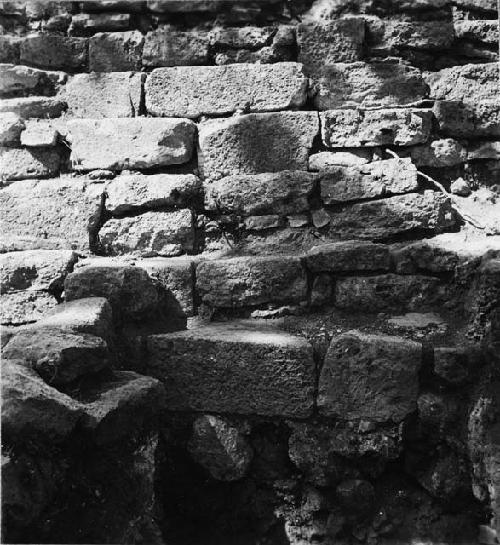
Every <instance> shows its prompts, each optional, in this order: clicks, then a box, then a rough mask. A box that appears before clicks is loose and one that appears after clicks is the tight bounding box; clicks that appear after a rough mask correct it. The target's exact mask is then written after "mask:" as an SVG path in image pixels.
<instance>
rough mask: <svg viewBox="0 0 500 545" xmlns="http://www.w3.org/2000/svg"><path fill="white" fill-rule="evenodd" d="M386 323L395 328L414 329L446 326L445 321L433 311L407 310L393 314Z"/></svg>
mask: <svg viewBox="0 0 500 545" xmlns="http://www.w3.org/2000/svg"><path fill="white" fill-rule="evenodd" d="M387 323H388V324H389V325H391V326H393V327H395V328H397V329H401V330H406V331H416V330H419V329H427V328H429V327H431V328H446V322H445V320H443V318H441V316H439V314H436V313H435V312H407V313H406V314H403V315H401V316H393V317H392V318H389V319H388V320H387Z"/></svg>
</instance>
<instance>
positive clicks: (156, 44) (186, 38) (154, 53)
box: [142, 27, 210, 66]
mask: <svg viewBox="0 0 500 545" xmlns="http://www.w3.org/2000/svg"><path fill="white" fill-rule="evenodd" d="M209 47H210V34H209V33H208V32H200V31H195V32H178V31H175V30H173V29H172V28H170V27H169V28H158V29H157V30H153V31H151V32H148V33H147V34H146V39H145V42H144V49H143V52H142V64H143V65H144V66H196V65H199V64H208V51H209Z"/></svg>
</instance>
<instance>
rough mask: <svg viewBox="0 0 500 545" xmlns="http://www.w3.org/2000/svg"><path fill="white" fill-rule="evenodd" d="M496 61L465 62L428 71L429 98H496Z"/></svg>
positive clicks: (497, 80) (476, 99) (497, 82)
mask: <svg viewBox="0 0 500 545" xmlns="http://www.w3.org/2000/svg"><path fill="white" fill-rule="evenodd" d="M498 77H499V76H498V63H496V62H490V63H484V64H466V65H464V66H453V67H451V68H444V69H443V70H440V71H439V72H434V73H429V74H428V75H427V77H426V81H427V83H428V84H429V87H430V96H431V98H434V99H437V100H465V101H467V100H470V99H471V97H474V99H475V101H478V100H480V99H498V85H499V79H498Z"/></svg>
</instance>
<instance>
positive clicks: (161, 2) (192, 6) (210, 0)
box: [147, 0, 223, 13]
mask: <svg viewBox="0 0 500 545" xmlns="http://www.w3.org/2000/svg"><path fill="white" fill-rule="evenodd" d="M222 3H223V2H222V1H221V0H187V1H182V2H179V1H178V0H147V6H148V9H149V10H150V11H153V12H157V13H193V12H200V13H207V12H208V13H212V12H214V13H215V12H217V11H218V10H219V9H220V8H221V5H222Z"/></svg>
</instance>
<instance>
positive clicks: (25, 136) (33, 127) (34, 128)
mask: <svg viewBox="0 0 500 545" xmlns="http://www.w3.org/2000/svg"><path fill="white" fill-rule="evenodd" d="M58 137H59V133H58V132H57V129H56V128H55V126H54V125H53V123H52V122H51V121H48V120H47V119H28V120H27V121H26V123H25V129H24V131H23V132H22V133H21V144H22V145H23V146H26V147H27V148H51V147H54V146H55V145H56V144H57V139H58Z"/></svg>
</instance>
